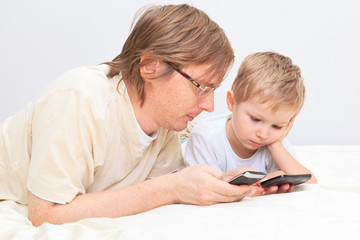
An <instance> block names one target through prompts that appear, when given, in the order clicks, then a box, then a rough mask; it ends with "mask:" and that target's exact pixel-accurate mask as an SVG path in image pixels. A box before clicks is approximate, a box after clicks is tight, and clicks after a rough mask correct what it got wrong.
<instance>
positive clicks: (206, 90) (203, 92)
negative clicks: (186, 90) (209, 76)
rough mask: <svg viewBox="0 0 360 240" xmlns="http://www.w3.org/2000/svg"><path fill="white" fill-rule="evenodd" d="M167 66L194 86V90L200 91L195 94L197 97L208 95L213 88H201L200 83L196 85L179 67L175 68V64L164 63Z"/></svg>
mask: <svg viewBox="0 0 360 240" xmlns="http://www.w3.org/2000/svg"><path fill="white" fill-rule="evenodd" d="M165 63H166V64H167V65H169V66H170V67H171V68H172V69H174V70H175V71H177V72H178V73H180V75H181V76H183V77H184V78H186V79H187V80H189V81H190V83H191V84H192V85H194V86H195V87H196V88H198V89H199V90H200V91H199V92H197V94H198V95H199V96H207V95H209V94H210V93H212V92H213V91H214V90H215V88H212V87H202V86H201V85H200V83H198V82H197V81H195V80H194V79H193V78H192V77H190V76H189V74H187V73H185V72H183V71H182V70H181V69H180V68H179V67H177V66H176V65H175V64H173V63H171V62H165Z"/></svg>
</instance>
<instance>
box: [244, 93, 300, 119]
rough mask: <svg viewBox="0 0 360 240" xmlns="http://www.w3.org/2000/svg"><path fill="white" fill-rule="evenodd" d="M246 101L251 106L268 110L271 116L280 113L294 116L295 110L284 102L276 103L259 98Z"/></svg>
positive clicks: (272, 100)
mask: <svg viewBox="0 0 360 240" xmlns="http://www.w3.org/2000/svg"><path fill="white" fill-rule="evenodd" d="M247 101H248V102H250V103H252V104H253V105H257V106H259V108H261V109H264V110H265V109H266V110H270V111H271V112H272V114H275V113H280V112H281V113H283V114H286V115H292V116H294V115H295V114H296V109H294V107H293V106H291V105H290V104H287V103H284V102H278V101H276V100H274V99H266V98H262V97H261V96H256V97H252V98H250V99H248V100H247Z"/></svg>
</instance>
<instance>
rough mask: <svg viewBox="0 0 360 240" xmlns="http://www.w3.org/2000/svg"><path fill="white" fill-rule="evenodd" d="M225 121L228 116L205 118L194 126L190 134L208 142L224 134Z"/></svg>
mask: <svg viewBox="0 0 360 240" xmlns="http://www.w3.org/2000/svg"><path fill="white" fill-rule="evenodd" d="M227 119H228V115H213V116H210V117H207V118H205V119H203V120H201V121H199V122H198V124H196V126H195V127H194V129H193V130H192V132H191V134H192V135H198V136H202V137H204V138H205V139H209V140H210V139H212V138H214V137H217V136H218V135H219V134H221V133H223V132H225V125H226V122H227Z"/></svg>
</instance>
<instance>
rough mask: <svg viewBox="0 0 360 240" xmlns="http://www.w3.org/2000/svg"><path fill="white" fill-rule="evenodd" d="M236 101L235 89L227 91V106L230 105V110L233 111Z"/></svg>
mask: <svg viewBox="0 0 360 240" xmlns="http://www.w3.org/2000/svg"><path fill="white" fill-rule="evenodd" d="M234 102H235V100H234V91H233V90H229V91H227V93H226V104H227V107H228V109H229V111H230V112H232V111H233V108H234Z"/></svg>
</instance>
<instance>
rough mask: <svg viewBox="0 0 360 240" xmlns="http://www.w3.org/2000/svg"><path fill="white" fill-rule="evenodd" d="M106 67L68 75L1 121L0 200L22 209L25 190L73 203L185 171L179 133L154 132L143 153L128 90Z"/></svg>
mask: <svg viewBox="0 0 360 240" xmlns="http://www.w3.org/2000/svg"><path fill="white" fill-rule="evenodd" d="M108 70H109V67H108V66H107V65H99V66H96V67H81V68H77V69H74V70H71V71H69V72H67V73H65V74H63V75H62V76H60V77H59V78H58V79H57V80H56V81H55V82H54V83H53V84H52V85H51V86H50V87H49V88H48V89H47V90H46V91H45V92H44V93H43V94H42V95H41V96H39V97H38V98H37V99H35V100H34V101H32V102H31V103H29V104H28V105H27V106H26V107H25V109H23V110H22V111H21V112H19V113H18V114H17V115H15V116H13V117H10V118H8V119H7V120H5V121H4V122H2V123H1V124H0V200H1V199H11V200H14V201H17V202H19V203H22V204H27V190H30V191H31V192H32V193H34V194H35V195H37V196H40V197H42V198H44V199H47V200H51V201H54V202H60V203H64V202H70V201H72V200H73V199H74V198H75V196H76V195H78V194H84V193H87V192H99V191H105V190H109V189H116V188H121V187H125V186H129V185H132V184H134V183H138V182H141V181H143V180H145V179H146V178H148V177H156V176H159V175H162V174H167V173H170V172H173V171H175V170H178V169H180V168H182V167H184V163H183V159H182V155H181V145H180V136H179V134H178V133H177V132H174V131H170V130H167V129H163V128H161V129H159V130H158V136H157V138H156V139H155V140H154V141H152V142H151V144H150V145H149V147H148V148H147V149H146V150H145V151H142V149H141V144H140V140H139V135H138V131H137V127H136V119H135V117H134V114H133V113H132V107H131V103H130V100H129V97H128V96H127V94H126V88H125V85H124V83H123V81H121V82H120V84H119V87H118V90H117V83H118V82H119V80H120V77H119V76H117V77H114V78H112V79H108V78H107V77H106V74H107V72H108Z"/></svg>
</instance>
